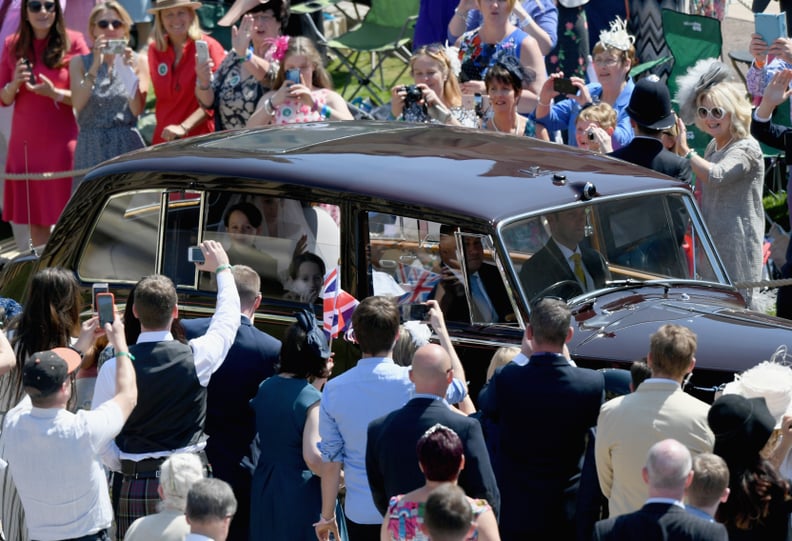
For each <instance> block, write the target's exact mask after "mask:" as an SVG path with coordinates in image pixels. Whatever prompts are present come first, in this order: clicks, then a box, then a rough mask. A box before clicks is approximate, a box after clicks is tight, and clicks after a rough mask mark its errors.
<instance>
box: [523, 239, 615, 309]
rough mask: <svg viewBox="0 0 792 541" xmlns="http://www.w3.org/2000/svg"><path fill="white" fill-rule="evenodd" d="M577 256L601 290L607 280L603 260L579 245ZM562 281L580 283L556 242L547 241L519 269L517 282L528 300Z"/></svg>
mask: <svg viewBox="0 0 792 541" xmlns="http://www.w3.org/2000/svg"><path fill="white" fill-rule="evenodd" d="M580 256H581V261H582V262H583V266H584V267H586V270H587V271H588V273H589V274H590V275H591V278H592V279H593V280H594V287H595V288H600V287H603V286H604V285H605V281H606V280H608V279H610V272H609V271H608V267H607V265H606V264H605V259H604V258H603V257H602V255H601V254H600V253H599V252H598V251H596V250H593V249H591V248H589V247H587V246H585V245H583V244H581V245H580ZM564 280H569V281H572V282H575V283H579V282H578V279H577V277H576V276H575V273H574V272H572V268H571V267H570V266H569V263H567V261H566V258H564V254H562V253H561V250H560V249H559V248H558V245H557V244H556V243H555V241H551V240H549V241H547V244H545V245H544V246H543V247H542V249H541V250H539V251H538V252H536V253H535V254H534V255H533V257H531V259H529V260H528V261H526V262H525V263H523V266H522V268H521V269H520V283H522V286H523V290H524V291H525V296H526V297H527V298H528V300H529V301H530V300H532V299H533V298H534V297H536V296H537V295H539V293H541V292H542V291H544V290H545V289H546V288H548V287H550V286H551V285H553V284H555V283H556V282H561V281H564ZM555 294H556V295H557V294H558V293H555Z"/></svg>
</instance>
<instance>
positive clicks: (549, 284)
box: [0, 122, 792, 399]
mask: <svg viewBox="0 0 792 541" xmlns="http://www.w3.org/2000/svg"><path fill="white" fill-rule="evenodd" d="M251 209H252V210H251ZM243 211H244V212H243ZM235 212H236V214H235ZM564 220H571V221H572V222H574V224H573V225H572V226H571V230H570V231H572V233H571V234H572V236H576V237H577V238H575V241H574V242H580V243H581V247H582V248H583V249H584V251H585V252H587V253H589V254H591V253H594V254H597V255H596V257H598V258H599V261H600V262H601V263H602V267H603V268H602V269H601V271H602V272H599V271H597V272H594V271H591V270H589V271H587V274H586V275H585V276H584V277H585V281H586V286H585V287H584V286H582V281H583V280H581V279H570V278H569V269H567V270H566V274H564V273H561V274H560V275H558V276H556V275H554V271H553V270H552V269H551V268H550V267H547V266H543V265H539V264H537V261H539V260H540V258H539V257H537V259H533V258H534V257H535V256H536V254H539V253H540V251H542V250H543V248H544V247H545V244H547V243H548V241H549V239H550V236H551V233H552V234H553V236H554V238H560V233H559V231H560V230H559V229H558V227H559V226H558V225H557V224H559V223H560V222H562V221H564ZM240 222H241V223H240ZM570 231H567V236H569V234H570ZM203 239H218V240H220V241H221V242H223V243H224V245H225V246H226V247H227V249H228V251H229V254H230V256H231V261H232V263H244V264H247V265H250V266H251V267H253V268H255V269H256V270H257V271H258V273H259V274H260V275H261V277H262V293H263V296H264V299H263V302H262V303H261V307H260V309H259V315H258V316H257V317H256V324H257V325H258V326H259V327H261V328H263V329H265V330H267V331H268V332H270V333H271V334H273V335H275V336H278V337H280V336H281V335H282V333H283V330H284V329H285V326H287V325H288V324H290V323H291V322H292V321H293V313H294V311H295V310H297V309H299V308H303V307H306V306H313V308H314V309H315V311H316V314H317V315H318V316H319V317H320V318H321V316H322V303H321V299H317V293H318V290H317V287H316V282H317V281H319V280H320V279H321V274H322V273H324V272H328V271H330V270H332V269H333V268H334V267H336V266H338V269H339V272H340V282H341V285H342V287H343V289H344V290H346V291H347V292H349V293H350V294H352V295H354V296H355V297H356V298H358V299H361V298H363V297H366V296H369V295H373V294H382V295H393V296H397V297H400V298H401V299H402V300H405V299H406V300H407V301H409V302H415V301H416V300H420V299H421V298H422V296H421V295H422V294H423V296H424V297H426V296H429V297H434V298H437V299H438V300H439V301H440V303H441V306H442V307H443V309H444V312H445V316H446V320H447V325H448V328H449V331H450V334H451V337H452V339H453V341H454V344H455V346H456V348H457V349H458V351H459V353H460V356H461V358H462V359H463V362H464V364H465V366H466V370H467V374H468V379H470V380H471V392H472V393H473V396H476V392H477V390H478V389H479V388H480V387H481V385H482V384H483V382H484V377H485V372H486V368H487V365H488V361H489V359H490V357H491V356H492V353H493V351H494V350H495V348H498V347H501V346H510V345H519V344H520V341H521V337H522V335H523V330H524V327H525V322H526V321H527V318H528V315H529V313H530V302H531V300H532V299H534V298H537V297H542V296H561V297H564V298H565V299H566V300H567V301H568V304H569V306H570V308H571V309H572V311H573V314H574V317H575V323H574V328H575V334H574V337H573V339H572V341H571V343H570V344H569V349H570V352H571V354H572V357H573V359H574V360H575V361H576V362H577V363H578V364H579V365H582V366H589V367H596V368H604V367H627V366H628V363H629V362H631V361H633V360H636V359H641V358H642V357H644V356H645V355H646V351H647V349H648V342H649V336H650V335H651V333H653V332H654V331H656V330H657V329H658V327H659V326H660V325H662V324H664V323H667V322H672V323H677V324H680V325H685V326H688V327H690V328H691V329H693V330H694V331H695V332H696V333H697V335H698V340H699V344H698V354H697V364H696V369H695V371H694V374H693V378H692V382H691V384H692V385H693V386H695V387H696V388H698V389H699V390H702V389H703V390H704V391H703V394H704V395H706V391H707V390H709V389H710V388H711V387H713V386H716V385H718V384H722V383H724V382H726V381H729V380H731V379H732V377H733V374H734V373H735V372H739V371H742V370H744V369H746V368H748V367H750V366H753V365H754V364H756V363H758V362H760V361H762V360H764V359H768V358H769V357H770V356H771V355H772V354H773V352H774V351H775V350H776V348H778V347H779V346H781V345H786V346H792V322H789V321H786V320H782V319H777V318H774V317H771V316H767V315H764V314H761V313H756V312H752V311H749V310H747V309H746V308H745V301H744V298H743V296H742V295H741V294H740V292H739V290H738V289H737V288H736V287H735V284H733V283H732V282H731V281H730V279H729V276H728V275H727V274H726V272H725V270H724V267H723V264H722V262H721V261H720V259H719V257H718V254H717V252H716V250H715V248H714V247H713V244H712V241H711V239H710V236H709V234H708V232H707V229H706V227H705V225H704V223H703V221H702V219H701V215H700V213H699V210H698V209H697V207H696V204H695V203H694V199H693V197H692V196H691V193H690V192H689V190H688V189H687V188H686V187H685V186H683V185H681V184H679V183H678V182H675V181H672V180H670V179H668V178H665V177H663V176H661V175H658V174H654V173H653V172H651V171H648V170H646V169H642V168H639V167H636V166H633V165H630V164H627V163H624V162H620V161H617V160H614V159H611V158H608V157H604V156H600V155H595V154H591V153H589V152H587V151H583V150H580V149H576V148H572V147H568V146H560V145H556V144H550V143H543V142H540V141H536V140H532V139H528V138H516V137H509V136H504V135H499V134H493V133H486V132H478V131H471V130H466V129H463V128H452V127H443V126H424V125H413V124H407V123H387V122H382V123H380V122H349V123H318V124H310V125H297V126H286V127H276V128H268V129H261V130H241V131H234V132H226V133H219V134H213V135H209V136H204V137H198V138H192V139H187V140H184V141H178V142H174V143H171V144H166V145H160V146H156V147H153V148H149V149H145V150H142V151H139V152H136V153H132V154H128V155H126V156H123V157H120V158H118V159H115V160H113V161H110V162H107V163H105V164H103V165H101V166H99V167H97V168H95V169H94V170H93V171H92V172H91V173H89V174H88V175H87V177H86V179H85V181H84V182H83V183H82V185H81V186H80V187H79V189H78V191H77V192H76V194H75V195H74V197H73V198H72V199H71V201H70V202H69V204H68V206H67V208H66V210H65V211H64V213H63V216H62V218H61V219H60V221H59V222H58V224H57V226H56V227H55V230H54V232H53V234H52V237H51V240H50V241H49V243H48V244H47V246H46V248H45V249H44V250H43V251H42V253H41V255H40V257H37V256H26V257H21V258H18V259H17V260H14V261H11V262H10V263H8V264H7V265H6V266H5V267H4V268H3V271H2V275H1V276H0V293H1V294H3V295H6V296H11V297H14V298H17V299H19V300H23V298H24V294H25V290H26V287H27V286H28V284H29V279H30V276H31V275H32V273H34V272H35V271H36V270H37V269H39V268H42V267H46V266H54V265H59V266H63V267H66V268H69V269H72V270H73V271H74V273H75V274H76V276H77V278H78V280H79V281H80V284H81V285H82V286H84V288H85V295H86V300H87V299H88V296H89V294H90V288H91V285H92V283H94V282H108V283H109V284H110V287H111V291H113V292H114V293H115V295H116V298H117V299H119V301H120V302H123V300H124V298H125V296H126V294H127V293H128V291H129V289H130V288H131V287H132V286H133V285H134V284H135V282H136V281H137V280H138V279H140V278H141V277H142V276H144V275H147V274H151V273H163V274H166V275H168V276H170V277H171V278H172V279H173V280H174V282H175V283H176V284H177V287H178V292H179V299H180V308H181V312H180V314H181V316H182V317H194V316H205V315H207V314H210V313H211V312H212V307H213V305H214V297H213V295H214V291H215V284H214V283H213V281H212V277H211V276H209V275H207V273H203V272H199V271H197V270H196V267H195V266H194V265H193V264H192V263H191V262H190V261H188V258H187V253H188V248H189V247H190V246H192V245H195V244H196V243H198V242H200V241H201V240H203ZM554 242H555V241H554ZM303 249H307V250H308V251H309V252H312V253H314V254H316V255H318V256H319V258H320V261H319V263H318V264H316V265H315V266H314V270H313V274H314V276H313V277H308V278H306V279H305V280H303V278H304V277H295V273H294V272H290V267H291V266H292V265H291V262H292V259H293V257H294V256H295V254H297V253H300V252H301V251H302V250H303ZM540 255H541V254H540ZM319 267H324V268H321V269H320V270H317V269H319ZM293 270H294V269H291V271H293ZM595 274H596V276H595ZM317 275H318V276H317ZM475 275H478V276H480V277H481V278H482V280H484V279H485V278H486V280H484V282H485V284H484V287H485V289H487V290H488V298H489V303H488V304H489V306H486V305H485V306H483V307H482V306H481V305H480V304H479V300H478V299H477V298H474V295H473V294H474V292H475V290H476V288H478V287H479V286H478V284H477V283H475V280H474V279H472V278H471V277H474V276H475ZM573 276H574V275H573ZM439 277H442V278H443V279H442V280H440V281H439V282H438V281H437V280H438V278H439ZM312 281H313V284H314V285H310V283H311V282H312ZM412 309H413V307H412V306H406V307H405V309H404V314H405V316H407V317H409V314H410V313H411V312H412ZM333 348H334V350H335V351H336V360H337V362H336V367H337V369H338V370H343V369H345V368H348V367H349V366H351V365H352V364H353V363H354V362H355V361H356V359H357V357H358V356H359V353H358V352H357V350H356V346H354V345H353V344H352V343H350V342H349V341H347V340H344V339H336V340H335V341H334V344H333ZM705 398H706V396H705ZM709 398H710V399H711V395H710V396H709Z"/></svg>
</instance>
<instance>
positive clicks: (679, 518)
mask: <svg viewBox="0 0 792 541" xmlns="http://www.w3.org/2000/svg"><path fill="white" fill-rule="evenodd" d="M633 539H640V540H641V541H655V540H657V541H661V540H662V541H727V540H728V539H729V536H728V534H727V532H726V527H725V526H724V525H723V524H719V523H717V522H710V521H708V520H706V519H703V518H700V517H697V516H695V515H693V514H691V513H688V512H687V511H685V510H684V509H683V508H681V507H679V506H678V505H674V504H670V503H647V504H646V505H644V506H643V507H641V508H640V509H639V510H638V511H634V512H632V513H628V514H626V515H621V516H618V517H614V518H609V519H605V520H601V521H599V522H597V524H595V525H594V540H595V541H631V540H633Z"/></svg>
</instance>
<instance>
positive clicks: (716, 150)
mask: <svg viewBox="0 0 792 541" xmlns="http://www.w3.org/2000/svg"><path fill="white" fill-rule="evenodd" d="M732 141H734V136H733V135H732V136H731V137H730V138H729V140H728V141H726V144H725V145H723V146H722V147H720V148H718V141H717V140H716V141H715V152H720V151H721V150H723V149H724V148H726V147H727V146H729V145H730V144H732Z"/></svg>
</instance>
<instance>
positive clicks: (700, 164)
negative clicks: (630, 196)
mask: <svg viewBox="0 0 792 541" xmlns="http://www.w3.org/2000/svg"><path fill="white" fill-rule="evenodd" d="M677 81H678V86H679V91H678V92H677V95H676V99H677V102H678V103H679V105H680V116H681V117H682V120H684V121H685V122H687V123H692V122H695V124H696V127H697V128H698V129H700V130H701V131H703V132H705V133H706V134H708V135H710V136H711V137H712V141H710V142H709V144H708V145H707V149H706V150H705V151H704V155H703V156H699V155H698V153H697V152H696V151H695V150H693V149H691V148H690V146H689V145H688V139H687V129H686V128H685V123H684V122H682V121H680V120H678V121H677V126H678V128H679V137H678V138H677V141H678V144H679V154H680V155H681V156H684V157H686V158H687V159H689V160H690V167H691V169H692V170H693V173H694V174H695V176H696V179H695V187H696V190H700V192H701V211H702V214H703V215H704V220H705V221H706V223H707V227H708V228H709V230H710V233H711V234H712V240H713V241H715V247H716V248H717V249H718V253H719V254H720V256H721V260H722V261H723V263H724V265H725V267H726V271H727V272H728V273H729V277H730V278H731V279H732V280H733V281H734V282H746V281H747V282H754V281H759V280H761V278H762V243H763V240H764V209H763V207H762V186H763V182H764V157H763V155H762V149H761V148H760V146H759V143H758V142H757V141H756V139H754V138H753V137H751V133H750V127H751V103H750V102H749V101H748V98H746V96H745V87H744V86H743V85H742V84H740V83H737V82H736V81H734V80H733V77H732V75H731V73H730V72H729V68H727V67H726V65H725V64H723V63H721V62H718V61H717V60H715V59H713V58H708V59H705V60H699V61H698V62H697V63H696V64H695V65H694V66H693V67H691V68H690V69H688V71H687V73H686V74H685V75H683V76H681V77H679V78H678V80H677ZM741 292H742V293H743V295H744V296H745V300H746V302H747V304H748V306H751V301H752V296H753V288H743V289H741Z"/></svg>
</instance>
